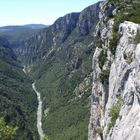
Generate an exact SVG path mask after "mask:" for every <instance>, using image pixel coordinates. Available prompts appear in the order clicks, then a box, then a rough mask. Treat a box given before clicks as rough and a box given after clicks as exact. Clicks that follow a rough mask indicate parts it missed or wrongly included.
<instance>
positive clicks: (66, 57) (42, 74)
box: [31, 32, 95, 140]
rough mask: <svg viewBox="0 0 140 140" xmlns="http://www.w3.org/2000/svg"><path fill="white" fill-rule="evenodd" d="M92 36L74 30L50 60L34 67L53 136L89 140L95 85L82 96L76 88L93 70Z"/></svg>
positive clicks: (45, 119)
mask: <svg viewBox="0 0 140 140" xmlns="http://www.w3.org/2000/svg"><path fill="white" fill-rule="evenodd" d="M92 41H93V39H92V37H91V36H79V35H77V34H76V33H75V32H73V33H72V34H71V35H70V36H69V37H68V38H67V39H66V40H65V42H64V43H62V44H61V45H60V46H57V48H59V49H58V50H57V51H56V52H55V54H54V55H50V56H48V58H47V61H44V62H43V61H39V63H36V65H34V67H33V69H32V72H31V73H32V74H33V77H34V78H35V79H38V80H37V88H38V89H39V91H40V92H41V93H42V99H43V110H46V109H47V108H49V113H48V114H47V116H45V115H44V116H43V128H44V130H45V134H47V135H48V137H49V139H50V140H71V139H76V140H85V139H87V134H88V123H89V115H90V114H89V105H88V103H89V99H88V97H89V96H90V94H91V86H89V89H88V91H85V94H84V95H83V96H82V98H78V97H77V98H76V95H75V94H74V90H75V88H76V87H77V86H78V85H79V84H80V83H81V82H82V81H83V80H84V78H86V77H88V76H89V75H90V73H91V72H92V68H91V66H92V56H93V53H94V50H95V48H94V45H89V44H91V43H92Z"/></svg>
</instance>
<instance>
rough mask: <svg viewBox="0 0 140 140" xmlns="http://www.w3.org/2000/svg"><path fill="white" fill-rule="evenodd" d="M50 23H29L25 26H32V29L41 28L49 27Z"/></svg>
mask: <svg viewBox="0 0 140 140" xmlns="http://www.w3.org/2000/svg"><path fill="white" fill-rule="evenodd" d="M48 26H49V25H44V24H27V25H24V26H23V27H27V28H31V29H41V28H45V27H48Z"/></svg>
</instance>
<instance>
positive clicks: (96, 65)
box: [88, 1, 114, 140]
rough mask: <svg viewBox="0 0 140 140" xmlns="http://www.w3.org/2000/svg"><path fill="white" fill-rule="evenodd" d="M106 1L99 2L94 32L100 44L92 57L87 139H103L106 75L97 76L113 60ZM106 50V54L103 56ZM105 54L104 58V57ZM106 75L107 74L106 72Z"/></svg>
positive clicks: (106, 90)
mask: <svg viewBox="0 0 140 140" xmlns="http://www.w3.org/2000/svg"><path fill="white" fill-rule="evenodd" d="M106 5H107V2H106V1H105V2H103V3H101V4H100V8H101V11H100V13H99V18H100V20H99V22H98V24H97V25H96V30H95V32H94V35H95V36H100V38H101V40H100V41H101V42H102V45H101V46H96V47H97V48H96V50H95V53H94V55H93V59H92V69H93V83H92V95H91V116H90V122H89V133H88V139H89V140H96V139H98V138H101V139H103V135H102V125H104V120H103V119H104V115H105V110H106V104H107V101H108V96H109V95H108V90H109V84H108V77H106V78H105V79H103V81H102V82H101V81H100V80H99V76H100V74H101V73H102V71H104V72H106V73H108V71H109V68H110V64H111V61H112V60H113V58H112V55H111V52H110V50H109V49H108V48H109V40H110V39H111V38H112V28H113V23H114V21H113V19H109V20H108V15H107V14H106V13H107V10H108V9H109V8H110V9H111V10H112V11H111V10H110V11H111V12H113V8H112V7H111V6H110V7H108V6H106ZM107 7H108V8H107ZM105 52H106V56H105ZM104 56H105V58H104ZM102 57H103V59H104V60H102V61H103V64H102V62H100V61H101V60H100V59H101V58H102ZM107 75H108V74H107Z"/></svg>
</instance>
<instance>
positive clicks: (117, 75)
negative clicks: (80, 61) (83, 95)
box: [88, 2, 140, 140]
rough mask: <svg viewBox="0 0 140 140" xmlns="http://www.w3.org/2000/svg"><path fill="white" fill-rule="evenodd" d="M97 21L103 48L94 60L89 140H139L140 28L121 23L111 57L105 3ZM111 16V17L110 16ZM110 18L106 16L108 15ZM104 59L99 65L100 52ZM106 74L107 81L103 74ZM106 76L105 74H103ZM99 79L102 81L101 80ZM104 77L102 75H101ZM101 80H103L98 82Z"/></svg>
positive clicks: (96, 33) (96, 52)
mask: <svg viewBox="0 0 140 140" xmlns="http://www.w3.org/2000/svg"><path fill="white" fill-rule="evenodd" d="M100 7H101V9H102V10H101V12H100V21H99V23H98V24H97V28H96V32H95V36H98V35H99V34H100V37H101V41H102V46H101V47H100V48H99V47H97V48H96V51H95V53H94V56H93V84H92V96H91V117H90V123H89V135H88V139H89V140H104V139H105V140H119V139H121V140H138V139H139V137H140V130H139V121H140V117H139V110H140V106H139V93H140V90H139V89H140V88H139V86H140V81H139V75H140V67H139V66H140V61H139V59H140V44H138V43H137V41H136V39H137V38H138V35H139V31H140V25H138V24H135V23H133V22H128V21H124V22H123V23H121V24H120V26H119V31H118V36H119V39H118V44H117V46H116V51H115V54H114V56H113V55H112V53H111V51H110V49H109V47H110V43H109V42H110V40H111V38H112V30H113V29H112V27H113V23H114V21H113V18H109V19H108V14H106V13H107V12H106V10H108V11H111V9H112V15H113V14H114V11H115V10H116V9H114V8H112V7H111V9H110V10H109V9H108V8H107V7H108V3H107V2H103V3H102V4H101V5H100ZM110 14H111V13H110ZM110 14H109V15H110ZM105 50H106V51H107V56H106V57H107V58H106V61H105V62H104V63H103V65H102V66H101V65H100V63H101V62H100V61H101V59H100V56H101V54H103V53H102V52H104V51H105ZM107 71H108V75H107V76H108V78H106V77H105V74H106V73H107ZM105 72H106V73H105ZM101 74H102V76H104V77H101ZM103 74H104V75H103ZM100 78H104V79H102V80H101V79H100Z"/></svg>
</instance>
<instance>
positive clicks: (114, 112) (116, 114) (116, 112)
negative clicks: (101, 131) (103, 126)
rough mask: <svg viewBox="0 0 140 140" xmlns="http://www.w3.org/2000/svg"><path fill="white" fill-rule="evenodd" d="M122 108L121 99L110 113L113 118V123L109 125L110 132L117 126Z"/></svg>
mask: <svg viewBox="0 0 140 140" xmlns="http://www.w3.org/2000/svg"><path fill="white" fill-rule="evenodd" d="M120 108H121V98H118V101H117V102H116V103H115V104H114V105H113V106H112V108H111V109H110V111H109V116H110V117H111V122H110V123H109V124H108V132H109V130H110V129H111V128H112V127H113V126H114V125H115V123H116V120H117V118H118V117H119V113H120Z"/></svg>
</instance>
